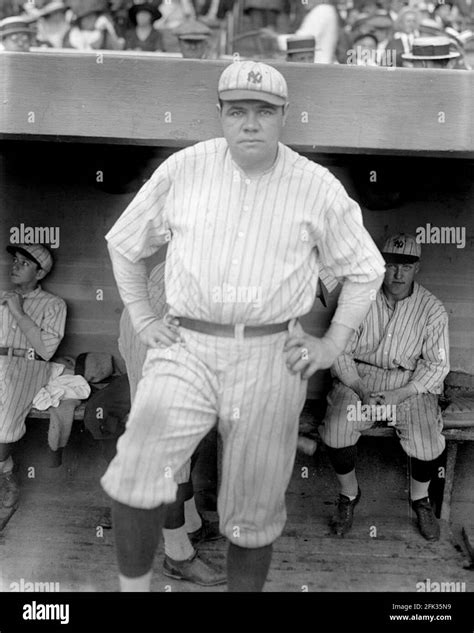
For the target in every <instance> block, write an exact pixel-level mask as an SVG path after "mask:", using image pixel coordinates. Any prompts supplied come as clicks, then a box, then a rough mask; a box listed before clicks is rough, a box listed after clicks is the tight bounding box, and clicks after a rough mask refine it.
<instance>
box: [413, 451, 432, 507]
mask: <svg viewBox="0 0 474 633" xmlns="http://www.w3.org/2000/svg"><path fill="white" fill-rule="evenodd" d="M435 468H436V460H435V459H433V460H430V461H422V460H421V459H416V458H415V457H410V497H411V500H412V501H417V500H418V499H423V498H424V497H427V496H428V487H429V485H430V481H431V479H432V477H433V475H434V472H435Z"/></svg>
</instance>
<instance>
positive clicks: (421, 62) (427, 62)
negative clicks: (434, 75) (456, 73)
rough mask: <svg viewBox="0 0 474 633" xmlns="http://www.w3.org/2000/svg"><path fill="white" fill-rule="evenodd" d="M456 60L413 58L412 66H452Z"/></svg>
mask: <svg viewBox="0 0 474 633" xmlns="http://www.w3.org/2000/svg"><path fill="white" fill-rule="evenodd" d="M455 63H456V60H452V59H414V60H413V61H412V64H413V68H453V66H454V64H455Z"/></svg>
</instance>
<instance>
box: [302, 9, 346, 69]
mask: <svg viewBox="0 0 474 633" xmlns="http://www.w3.org/2000/svg"><path fill="white" fill-rule="evenodd" d="M308 8H309V12H308V13H307V14H306V16H305V18H304V19H303V22H302V24H301V26H300V28H299V29H298V30H297V31H296V35H298V36H301V37H303V36H307V37H311V36H312V37H314V39H315V40H316V52H315V55H314V61H315V62H316V63H320V64H333V63H334V62H335V61H336V49H337V43H338V39H339V33H340V31H342V27H341V25H340V21H339V15H338V12H337V10H336V7H335V6H334V4H333V3H332V2H331V0H308Z"/></svg>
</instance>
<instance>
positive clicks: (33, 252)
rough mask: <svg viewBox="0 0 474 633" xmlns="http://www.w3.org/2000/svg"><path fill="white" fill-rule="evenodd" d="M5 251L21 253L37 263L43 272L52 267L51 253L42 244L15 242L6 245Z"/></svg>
mask: <svg viewBox="0 0 474 633" xmlns="http://www.w3.org/2000/svg"><path fill="white" fill-rule="evenodd" d="M7 251H8V252H9V253H10V255H15V253H21V254H22V255H24V256H25V257H27V258H28V259H30V260H31V261H32V262H34V263H35V264H37V265H38V266H39V267H40V268H41V269H42V270H44V272H45V273H49V271H50V270H51V268H52V267H53V258H52V256H51V253H50V252H49V251H48V249H47V248H45V247H44V246H43V245H42V244H15V245H11V244H10V245H8V246H7Z"/></svg>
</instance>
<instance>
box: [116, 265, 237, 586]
mask: <svg viewBox="0 0 474 633" xmlns="http://www.w3.org/2000/svg"><path fill="white" fill-rule="evenodd" d="M164 275H165V263H164V262H162V263H161V264H158V265H157V266H155V267H154V268H153V270H152V271H151V272H150V276H149V279H148V293H149V297H150V306H151V308H152V310H153V311H154V312H155V314H156V316H157V318H158V319H161V318H163V317H165V315H166V310H167V306H166V296H165V279H164ZM119 350H120V353H121V355H122V357H123V359H124V361H125V365H126V367H127V374H128V379H129V383H130V398H131V401H132V403H133V400H134V399H135V394H136V390H137V385H138V383H139V381H140V378H141V376H142V368H143V363H144V362H145V358H146V353H147V348H146V347H145V345H144V344H143V343H142V342H141V341H140V339H139V337H138V336H137V334H136V333H135V330H134V329H133V325H132V322H131V319H130V315H129V313H128V310H127V309H125V310H124V311H123V313H122V316H121V318H120V336H119ZM175 481H176V483H177V484H178V488H177V495H176V501H175V502H174V503H173V504H170V505H169V506H168V511H167V516H166V520H165V523H164V528H163V541H164V547H165V560H164V564H163V573H164V574H165V576H170V577H172V578H177V579H179V580H188V581H190V582H194V583H196V584H198V585H203V586H207V587H211V586H215V585H220V584H223V583H225V582H226V576H225V574H223V573H222V572H221V571H220V570H218V569H216V568H215V567H214V565H212V563H210V562H208V561H205V560H204V559H203V557H202V556H201V555H200V554H198V553H197V551H196V550H195V549H194V547H193V545H194V544H197V543H199V542H202V541H204V540H205V541H210V540H214V539H215V538H219V537H220V534H219V531H218V529H215V526H214V524H212V523H208V522H207V521H206V522H203V519H202V517H201V516H200V514H199V513H198V511H197V508H196V503H195V500H194V494H193V487H192V482H191V462H190V460H188V461H187V462H186V464H184V465H183V467H182V468H181V469H180V470H179V471H178V472H177V473H176V474H175ZM188 534H189V536H188Z"/></svg>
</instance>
